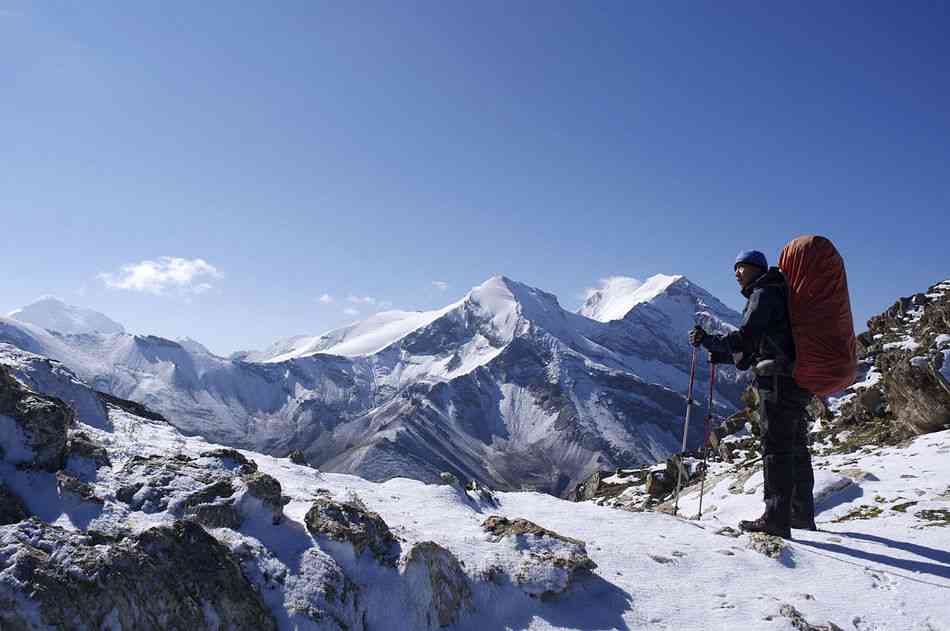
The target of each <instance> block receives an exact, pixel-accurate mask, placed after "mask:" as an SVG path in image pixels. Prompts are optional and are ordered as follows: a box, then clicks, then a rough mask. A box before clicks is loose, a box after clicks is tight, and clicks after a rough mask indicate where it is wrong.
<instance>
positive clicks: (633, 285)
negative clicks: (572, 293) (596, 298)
mask: <svg viewBox="0 0 950 631" xmlns="http://www.w3.org/2000/svg"><path fill="white" fill-rule="evenodd" d="M642 286H643V281H642V280H640V279H639V278H632V277H630V276H608V277H607V278H601V279H600V284H599V285H597V286H596V287H588V288H587V289H585V290H584V291H582V292H581V293H580V294H578V296H577V297H578V298H580V299H581V300H583V301H585V302H586V301H587V300H588V299H589V298H590V297H591V296H593V295H594V294H596V293H599V292H607V291H613V292H616V293H633V292H635V291H636V290H638V289H639V288H640V287H642Z"/></svg>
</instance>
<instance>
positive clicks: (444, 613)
mask: <svg viewBox="0 0 950 631" xmlns="http://www.w3.org/2000/svg"><path fill="white" fill-rule="evenodd" d="M399 565H400V574H401V575H402V577H403V579H404V580H405V581H406V582H407V583H408V593H409V594H410V595H411V597H412V598H413V600H415V601H416V603H415V604H416V610H417V611H423V612H425V621H424V623H425V628H427V629H435V628H438V627H445V626H448V625H450V624H454V623H455V622H458V618H459V615H460V614H461V612H462V611H463V610H465V609H469V608H471V606H472V602H471V598H472V590H471V587H470V585H469V581H468V577H467V576H466V575H465V572H464V570H462V566H461V564H460V563H459V561H458V559H456V558H455V556H454V555H453V554H452V553H451V552H449V551H448V550H446V549H445V548H443V547H442V546H440V545H439V544H437V543H433V542H432V541H422V542H420V543H417V544H415V545H413V546H412V548H411V549H410V550H409V552H408V553H407V554H406V556H405V557H404V558H403V559H402V561H401V562H400V564H399Z"/></svg>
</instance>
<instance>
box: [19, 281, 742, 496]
mask: <svg viewBox="0 0 950 631" xmlns="http://www.w3.org/2000/svg"><path fill="white" fill-rule="evenodd" d="M738 319H739V314H737V313H735V312H734V311H732V310H731V309H729V308H728V307H726V306H725V305H724V304H722V303H721V302H720V301H719V300H717V299H716V298H715V297H714V296H712V295H711V294H709V293H708V292H707V291H705V290H704V289H702V288H701V287H699V286H697V285H695V284H693V283H692V282H690V281H689V280H688V279H686V278H685V277H682V276H664V275H658V276H654V277H652V278H650V279H648V280H647V281H646V282H643V283H639V282H637V281H633V280H632V279H611V280H610V281H608V282H607V283H605V284H604V286H603V287H602V288H601V289H600V290H598V291H595V292H592V293H591V294H590V295H589V296H588V299H587V302H586V303H585V304H584V306H583V307H582V308H581V309H580V310H579V312H577V313H573V312H570V311H567V310H565V309H563V308H562V307H561V306H560V305H559V303H558V301H557V298H556V297H555V296H553V295H552V294H549V293H546V292H544V291H542V290H539V289H535V288H533V287H529V286H527V285H524V284H522V283H518V282H516V281H513V280H511V279H509V278H506V277H504V276H497V277H494V278H491V279H489V280H488V281H486V282H485V283H483V284H482V285H480V286H478V287H475V288H473V289H472V290H471V291H470V292H469V293H468V294H466V295H465V296H464V297H462V298H461V299H460V300H459V301H457V302H454V303H452V304H450V305H448V306H446V307H445V308H443V309H439V310H435V311H429V312H402V311H388V312H383V313H379V314H376V315H374V316H372V317H370V318H369V319H367V320H363V321H361V322H358V323H356V324H353V325H350V326H347V327H344V328H341V329H336V330H334V331H330V332H328V333H325V334H323V335H319V336H297V337H292V338H287V339H284V340H280V341H278V342H276V343H275V344H273V345H272V346H271V347H269V348H268V349H265V350H263V351H246V352H241V353H236V354H234V355H232V356H231V357H229V358H223V357H218V356H215V355H213V354H212V353H210V352H209V351H208V350H207V349H206V348H204V347H203V346H202V345H201V344H200V343H198V342H196V341H194V340H190V339H186V340H179V341H172V340H167V339H163V338H159V337H155V336H142V335H131V334H128V333H125V332H124V329H123V327H122V326H121V325H120V324H118V323H116V322H114V321H112V320H111V319H109V318H108V317H106V316H104V315H102V314H99V313H96V312H94V311H90V310H85V309H78V308H76V307H71V306H68V305H65V304H63V303H62V302H59V301H55V300H52V299H44V300H42V301H40V302H38V303H35V304H33V305H30V306H28V307H24V308H23V309H20V310H18V311H16V312H14V313H12V314H11V315H10V317H7V318H0V345H2V344H4V343H5V344H7V345H9V346H5V347H2V348H0V351H2V352H0V361H15V359H14V358H15V357H17V356H18V354H19V355H22V354H23V353H22V351H26V352H28V353H33V354H35V355H38V356H42V357H45V358H50V359H53V360H56V361H58V362H61V363H62V364H63V365H64V366H65V367H66V368H68V369H69V370H70V371H72V372H73V373H75V375H76V378H78V379H80V380H82V381H83V382H85V383H87V384H89V385H91V386H92V387H94V388H95V389H97V390H100V391H103V392H106V393H108V394H111V395H114V396H117V397H121V398H123V399H130V400H133V401H136V402H138V403H141V404H143V405H145V406H147V407H148V408H150V409H153V410H155V411H157V412H159V413H161V414H162V415H164V416H165V417H166V418H167V419H168V420H169V422H171V423H172V424H174V425H175V426H176V427H178V428H179V429H181V430H182V431H184V432H187V433H192V434H199V435H202V436H204V437H206V438H207V439H209V440H212V441H215V442H219V443H224V444H229V445H234V446H238V447H244V448H249V449H254V450H258V451H263V452H267V453H271V454H274V455H286V454H287V453H289V452H290V451H293V450H299V451H301V452H302V453H303V454H304V456H305V457H306V459H307V460H308V461H309V462H310V463H312V464H314V465H316V466H319V467H320V468H321V469H323V470H327V471H336V472H346V473H355V474H357V475H360V476H363V477H365V478H368V479H371V480H377V481H378V480H384V479H388V478H392V477H410V478H416V479H420V480H424V481H434V480H436V479H438V477H439V474H440V473H441V472H442V471H450V472H452V473H454V474H455V475H456V476H458V477H459V478H462V479H471V480H475V481H478V482H479V483H481V484H483V485H488V486H491V487H495V488H502V489H516V488H525V487H530V488H536V489H538V490H542V491H545V492H550V493H554V494H563V493H565V492H566V491H567V490H569V489H570V488H571V487H572V486H573V485H575V484H576V483H577V482H578V481H580V480H583V479H584V478H586V477H587V476H589V475H590V474H591V473H592V472H593V471H594V470H598V469H612V468H616V467H620V466H633V465H635V464H642V463H652V462H655V461H657V460H660V459H662V458H664V457H665V456H666V455H668V454H669V453H671V452H674V451H676V450H678V445H679V442H680V440H681V435H682V419H683V414H684V411H685V407H686V403H685V391H686V386H687V381H688V374H689V363H690V354H691V348H690V347H689V345H688V343H687V341H686V333H687V331H688V330H689V328H690V327H692V326H693V324H694V323H695V322H701V323H703V324H704V326H706V328H707V329H710V330H719V331H723V330H726V329H728V328H729V327H731V326H734V325H735V324H736V323H737V322H738ZM21 359H22V357H21ZM723 373H724V374H722V373H721V376H720V379H719V385H718V389H717V396H716V402H715V403H716V407H717V413H720V414H726V413H729V412H730V411H732V410H733V409H734V408H735V407H736V406H737V403H738V397H739V394H740V392H741V389H742V386H743V379H744V378H743V376H742V375H741V374H737V373H736V372H735V371H733V370H727V371H723ZM706 376H708V369H707V367H706V365H705V361H701V362H700V371H699V378H700V379H705V378H706ZM702 417H703V414H702V410H700V413H697V414H694V416H693V418H694V419H695V420H694V423H693V426H692V427H691V428H690V441H692V443H693V444H695V443H698V442H699V441H700V440H701V431H702Z"/></svg>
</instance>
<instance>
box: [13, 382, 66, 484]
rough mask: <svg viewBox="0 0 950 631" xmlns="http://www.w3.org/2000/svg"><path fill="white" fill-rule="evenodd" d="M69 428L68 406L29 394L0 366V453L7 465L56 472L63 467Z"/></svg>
mask: <svg viewBox="0 0 950 631" xmlns="http://www.w3.org/2000/svg"><path fill="white" fill-rule="evenodd" d="M72 424H73V411H72V410H71V409H70V408H69V406H67V405H66V404H65V403H63V402H62V401H60V400H59V399H54V398H53V397H47V396H44V395H40V394H36V393H35V392H31V391H30V390H28V389H26V388H25V387H24V386H22V385H21V384H20V383H19V382H18V381H16V380H15V379H13V378H12V377H11V376H10V375H9V374H7V372H6V369H5V368H3V367H2V366H0V452H2V454H3V458H4V459H5V460H6V461H7V462H12V463H14V464H16V465H18V466H27V467H35V468H38V469H44V470H46V471H56V470H57V469H59V468H61V467H62V466H63V461H64V459H65V456H66V431H67V429H68V428H69V427H70V426H71V425H72Z"/></svg>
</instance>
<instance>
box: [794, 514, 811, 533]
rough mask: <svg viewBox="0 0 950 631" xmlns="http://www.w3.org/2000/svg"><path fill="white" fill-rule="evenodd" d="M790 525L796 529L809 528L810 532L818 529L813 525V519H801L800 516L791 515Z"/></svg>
mask: <svg viewBox="0 0 950 631" xmlns="http://www.w3.org/2000/svg"><path fill="white" fill-rule="evenodd" d="M790 521H791V523H790V525H791V527H792V528H795V529H796V530H811V531H812V532H817V531H818V526H816V525H815V520H814V519H802V518H801V517H792V519H791V520H790Z"/></svg>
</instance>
